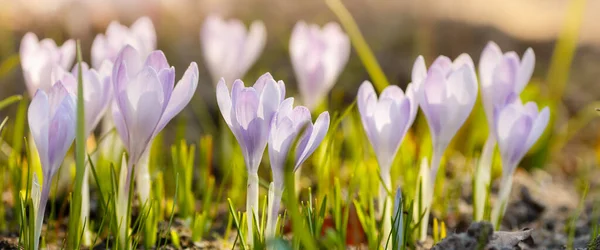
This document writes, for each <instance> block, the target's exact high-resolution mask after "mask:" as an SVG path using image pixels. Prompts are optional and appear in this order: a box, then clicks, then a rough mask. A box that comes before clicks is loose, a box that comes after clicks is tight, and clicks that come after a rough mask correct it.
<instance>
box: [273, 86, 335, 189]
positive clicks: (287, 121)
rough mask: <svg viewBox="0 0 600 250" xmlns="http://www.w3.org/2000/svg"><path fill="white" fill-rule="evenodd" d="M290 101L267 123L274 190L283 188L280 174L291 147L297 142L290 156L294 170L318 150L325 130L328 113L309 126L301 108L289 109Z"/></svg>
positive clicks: (306, 110)
mask: <svg viewBox="0 0 600 250" xmlns="http://www.w3.org/2000/svg"><path fill="white" fill-rule="evenodd" d="M293 105H294V98H287V99H285V100H284V101H283V102H282V103H281V106H279V111H278V112H277V114H276V115H275V116H274V118H273V120H272V122H271V132H270V133H269V159H270V160H271V171H273V182H274V183H275V188H278V189H282V188H283V170H284V166H285V162H286V159H287V157H288V153H290V149H291V147H292V146H293V145H292V144H293V143H294V141H295V140H296V138H298V141H297V144H296V147H295V150H294V152H295V154H294V158H293V159H294V161H293V164H294V170H296V169H298V168H299V167H300V165H301V164H302V163H303V162H304V161H305V160H306V159H307V158H308V157H309V156H310V155H311V154H312V153H313V152H315V150H316V149H317V147H319V145H320V144H321V142H322V141H323V139H324V138H325V135H327V131H328V130H329V112H327V111H326V112H323V113H321V114H320V115H319V117H318V118H317V120H316V121H315V123H314V124H313V123H312V119H311V115H310V111H309V110H308V109H307V108H306V107H303V106H298V107H295V108H294V107H293Z"/></svg>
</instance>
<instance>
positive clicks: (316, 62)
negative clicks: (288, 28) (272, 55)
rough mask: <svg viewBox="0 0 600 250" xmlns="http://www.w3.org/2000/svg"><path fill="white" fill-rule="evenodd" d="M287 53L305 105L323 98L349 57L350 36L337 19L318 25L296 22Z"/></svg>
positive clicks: (311, 104) (314, 104) (312, 103)
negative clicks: (321, 25) (335, 21)
mask: <svg viewBox="0 0 600 250" xmlns="http://www.w3.org/2000/svg"><path fill="white" fill-rule="evenodd" d="M290 56H291V59H292V66H293V67H294V72H295V73H296V79H297V80H298V89H299V90H300V94H301V95H302V102H303V104H304V105H306V106H307V107H308V108H309V109H311V110H312V109H314V108H315V106H317V105H319V103H320V102H321V101H322V100H323V98H325V96H326V95H327V93H328V92H329V91H330V90H331V88H333V85H334V84H335V82H336V80H337V78H338V76H339V75H340V73H341V72H342V70H343V69H344V66H345V65H346V63H347V62H348V58H349V57H350V39H349V38H348V36H347V35H346V34H345V33H344V32H343V31H342V29H341V28H340V26H339V25H338V24H337V23H333V22H332V23H328V24H326V25H325V26H323V28H322V29H321V28H320V27H319V26H317V25H314V24H311V25H308V24H306V23H305V22H303V21H300V22H298V23H296V26H295V27H294V31H292V36H291V38H290Z"/></svg>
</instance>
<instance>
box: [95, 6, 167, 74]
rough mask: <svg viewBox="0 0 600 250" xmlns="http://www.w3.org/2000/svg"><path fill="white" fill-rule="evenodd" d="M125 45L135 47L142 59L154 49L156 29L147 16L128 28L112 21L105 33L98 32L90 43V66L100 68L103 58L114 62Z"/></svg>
mask: <svg viewBox="0 0 600 250" xmlns="http://www.w3.org/2000/svg"><path fill="white" fill-rule="evenodd" d="M125 45H130V46H132V47H133V48H135V49H136V50H137V51H138V53H139V55H140V57H141V59H140V60H144V59H145V58H146V56H148V55H149V54H150V53H151V52H152V51H154V50H155V49H156V31H155V30H154V25H153V24H152V20H151V19H150V18H149V17H140V18H139V19H138V20H136V21H135V22H134V23H133V24H132V25H131V27H130V28H128V27H127V26H124V25H122V24H120V23H119V22H118V21H112V22H111V23H110V24H109V25H108V27H107V28H106V34H98V35H96V38H94V42H93V43H92V66H93V67H94V68H100V67H101V65H102V63H103V62H104V60H108V61H110V62H114V61H115V60H116V59H117V56H118V54H119V51H121V49H122V48H123V47H125Z"/></svg>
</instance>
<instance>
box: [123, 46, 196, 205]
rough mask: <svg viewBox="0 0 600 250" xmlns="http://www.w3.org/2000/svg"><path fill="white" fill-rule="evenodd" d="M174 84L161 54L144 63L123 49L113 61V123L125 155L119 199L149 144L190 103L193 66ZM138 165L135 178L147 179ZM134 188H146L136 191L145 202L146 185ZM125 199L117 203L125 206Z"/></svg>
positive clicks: (133, 51) (127, 48) (155, 53)
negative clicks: (124, 177) (126, 166)
mask: <svg viewBox="0 0 600 250" xmlns="http://www.w3.org/2000/svg"><path fill="white" fill-rule="evenodd" d="M174 83H175V68H174V67H171V66H170V65H169V63H168V62H167V58H166V57H165V55H164V54H163V53H162V51H159V50H157V51H153V52H152V53H150V55H149V56H148V57H147V58H146V61H145V62H144V61H142V60H141V59H140V54H139V52H138V51H137V50H136V49H135V48H133V47H132V46H129V45H126V46H125V47H124V48H123V49H122V50H121V52H120V53H119V56H118V57H117V60H116V61H115V64H114V67H113V72H112V84H113V90H114V98H115V102H114V104H113V105H114V106H113V109H112V111H113V119H114V121H115V125H116V128H117V132H118V133H119V136H120V137H121V140H122V141H123V144H124V145H125V147H126V149H127V151H128V152H129V159H128V172H127V175H126V176H127V179H126V181H125V182H122V183H123V184H124V185H125V186H124V187H121V188H120V189H119V191H120V192H119V194H120V195H121V194H123V195H127V194H128V189H129V183H128V181H129V180H130V178H131V171H132V167H133V166H134V165H135V166H137V165H138V162H139V160H140V158H141V157H142V155H143V154H144V152H145V151H147V150H148V145H149V143H150V142H151V141H152V139H153V138H154V137H155V136H156V135H157V134H158V133H159V132H160V131H161V130H162V129H163V128H164V127H165V126H166V125H167V123H168V122H169V121H170V120H171V119H172V118H173V117H174V116H175V115H177V114H178V113H179V112H180V111H181V110H182V109H183V108H184V107H185V106H186V105H187V104H188V103H189V101H190V100H191V99H192V96H193V95H194V92H195V91H196V87H197V85H198V66H197V65H196V63H195V62H192V63H191V64H190V66H189V67H188V68H187V70H186V71H185V73H184V74H183V77H182V78H181V80H179V82H178V83H177V85H176V86H174ZM142 165H144V166H140V167H138V168H136V177H137V178H146V177H145V176H147V175H149V173H148V169H147V165H145V164H142ZM138 186H142V187H146V189H147V190H141V189H139V188H138V192H140V196H141V198H142V200H146V199H147V198H148V195H149V188H150V184H149V183H148V182H145V183H138ZM126 197H127V196H124V199H119V201H118V202H122V205H126V204H127V202H126V200H127V198H126ZM123 200H124V201H123Z"/></svg>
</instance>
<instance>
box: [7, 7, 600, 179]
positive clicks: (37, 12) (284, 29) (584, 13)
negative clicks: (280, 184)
mask: <svg viewBox="0 0 600 250" xmlns="http://www.w3.org/2000/svg"><path fill="white" fill-rule="evenodd" d="M343 3H344V4H345V5H346V7H347V8H348V9H349V11H350V12H351V14H352V15H353V17H354V18H355V20H356V22H357V23H358V25H359V28H360V30H361V32H362V33H363V35H364V37H365V39H366V41H367V43H368V44H369V46H370V47H371V49H372V50H373V52H374V54H375V56H376V57H377V60H378V62H379V64H380V65H381V67H382V68H383V71H384V72H385V74H386V76H387V77H388V79H389V80H390V82H391V83H392V84H398V85H400V86H401V87H404V86H405V85H406V84H407V83H408V82H409V81H410V72H411V69H412V64H413V62H414V60H415V58H416V57H417V56H418V55H423V56H425V58H426V62H427V64H430V63H431V62H432V61H433V60H434V59H435V57H436V56H437V55H446V56H448V57H451V58H454V57H456V56H458V55H459V54H461V53H469V54H470V55H471V57H472V58H473V60H474V61H475V63H476V64H477V63H478V61H479V55H480V53H481V51H482V49H483V48H484V46H485V45H486V43H487V42H488V41H490V40H491V41H495V42H496V43H498V45H499V46H500V47H501V48H502V50H503V51H509V50H514V51H516V52H517V53H518V54H519V55H522V53H523V52H524V51H525V49H527V48H528V47H531V48H533V49H534V51H535V54H536V68H535V71H534V74H533V78H532V83H531V84H530V87H528V90H526V92H525V94H524V95H526V96H529V97H524V99H529V100H531V99H533V100H536V101H538V102H540V103H541V105H544V104H548V103H550V104H552V106H555V107H556V110H553V114H554V115H555V119H556V120H555V123H554V125H553V126H554V127H553V128H549V130H552V131H553V134H556V133H557V134H558V135H559V138H562V141H560V143H562V144H561V146H559V147H558V148H553V150H550V151H546V153H545V155H544V157H543V158H547V156H548V155H549V154H550V156H551V157H552V159H554V160H556V161H551V162H555V163H557V164H558V165H559V166H561V168H563V169H564V170H566V171H567V172H568V171H571V170H572V169H571V168H572V167H573V166H576V165H577V164H574V163H577V162H580V160H581V158H584V159H586V161H588V160H590V161H592V162H593V163H594V164H595V161H596V160H595V159H597V158H598V157H597V155H598V153H596V152H598V151H600V150H596V149H597V148H599V147H598V145H597V144H598V143H597V142H598V141H599V140H598V139H599V136H598V133H597V131H598V125H599V124H598V122H597V121H595V119H594V118H595V117H596V116H597V115H596V111H595V107H600V105H595V103H594V102H595V101H596V100H600V88H596V86H597V84H600V82H599V81H600V80H599V77H598V76H600V15H599V14H600V1H597V0H588V1H584V0H576V1H568V0H487V1H477V0H445V1H435V0H424V1H411V0H367V1H365V0H344V1H343ZM0 6H2V7H1V8H0V38H2V39H0V98H5V97H7V96H10V95H14V94H21V93H25V91H26V89H25V85H24V81H23V76H22V72H21V69H20V64H19V63H18V46H19V42H20V40H21V38H22V36H23V35H24V34H25V33H26V32H28V31H32V32H35V33H36V34H37V35H38V37H40V38H45V37H48V38H53V39H54V40H56V41H57V43H58V44H62V42H63V41H65V40H66V39H69V38H74V39H80V40H81V43H82V49H83V51H82V52H83V58H84V61H87V62H89V61H90V47H91V43H92V41H93V39H94V37H95V35H96V34H98V33H104V31H105V29H106V27H107V25H108V24H109V23H110V22H111V21H113V20H118V21H119V22H121V23H122V24H124V25H127V26H129V25H130V24H131V23H132V22H133V21H135V20H136V19H137V18H139V17H140V16H149V17H150V18H151V19H152V21H153V22H154V26H155V28H156V31H157V35H158V49H160V50H163V51H164V52H165V54H166V55H167V58H168V60H169V62H170V63H171V64H172V65H173V66H175V68H176V69H177V79H178V78H179V77H180V76H181V75H182V74H183V69H184V68H185V67H186V66H187V65H188V64H189V63H190V62H191V61H196V62H198V64H199V68H200V83H199V87H198V89H197V93H196V95H195V97H194V99H193V100H192V102H191V103H190V105H188V107H187V108H186V110H184V112H182V115H180V116H181V117H182V118H178V119H185V120H186V124H187V127H188V128H187V132H186V137H187V138H191V139H192V140H197V139H198V138H199V137H200V135H201V134H203V133H211V132H212V131H211V129H214V127H213V128H211V125H207V124H209V123H206V121H202V119H201V118H200V117H202V116H199V115H198V113H199V112H201V111H199V110H200V108H198V107H200V106H199V105H202V106H206V107H208V110H210V111H211V112H210V113H211V115H212V120H213V121H212V124H213V125H215V127H216V124H218V122H219V121H220V120H219V119H221V117H220V115H219V114H218V112H216V109H215V108H216V100H215V94H214V93H215V92H214V83H213V82H212V80H211V77H210V75H209V72H208V71H207V69H206V67H205V66H204V60H203V57H202V52H201V47H200V39H199V32H200V27H201V25H202V23H203V21H204V19H205V18H206V16H207V15H209V14H219V15H221V16H224V17H226V18H238V19H241V20H242V21H244V23H246V24H249V23H250V22H251V21H252V20H257V19H260V20H262V21H263V22H264V23H265V25H266V28H267V34H268V40H267V45H266V47H265V49H264V51H263V53H262V55H261V56H260V58H259V59H258V61H257V63H256V64H254V66H253V67H252V68H251V69H250V71H249V73H248V74H246V76H245V80H246V82H247V83H246V84H249V83H251V82H253V80H254V79H256V78H257V77H258V76H259V75H261V74H263V73H264V72H267V71H268V72H271V73H272V74H273V75H274V77H275V78H276V79H281V80H284V81H285V82H286V85H287V87H288V89H289V91H288V93H290V94H291V95H297V91H296V80H295V77H294V73H293V70H292V66H291V63H290V59H289V53H288V44H289V37H290V33H291V30H292V28H293V26H294V24H295V23H296V22H297V21H298V20H305V21H307V22H311V23H317V24H324V23H326V22H329V21H338V20H337V18H336V17H335V15H334V14H333V13H332V12H331V11H330V9H329V8H328V7H327V5H326V3H325V2H324V1H321V0H305V1H293V0H235V1H234V0H195V1H194V0H22V1H14V0H0ZM557 41H560V42H557ZM571 59H572V62H571ZM367 79H369V76H368V74H367V72H366V71H365V69H364V67H363V66H362V64H361V61H360V60H359V58H358V57H357V55H356V53H355V52H354V51H352V53H351V56H350V61H349V63H348V65H347V66H346V68H345V70H344V71H343V73H342V74H341V76H340V78H339V80H338V82H337V85H336V86H335V87H334V89H333V91H332V92H331V95H332V96H333V97H332V98H336V99H338V100H340V99H341V100H344V102H343V103H342V104H339V105H331V106H330V110H331V109H333V110H337V111H341V110H343V108H344V107H345V106H344V105H347V104H349V103H350V102H352V100H353V99H354V97H355V96H356V91H357V89H358V86H359V84H360V83H361V82H362V81H363V80H367ZM555 104H556V105H555ZM15 109H16V107H10V108H7V109H5V110H3V111H2V114H1V115H2V116H3V117H4V116H6V115H8V114H13V113H14V112H15ZM202 109H204V108H202ZM477 112H480V113H479V114H478V116H483V112H482V111H481V110H479V111H477ZM172 123H173V122H172ZM478 124H481V126H483V127H481V128H477V127H476V126H475V127H474V128H472V129H476V130H477V129H481V130H483V131H482V132H481V134H482V138H481V143H483V140H484V139H485V135H487V132H486V131H487V128H485V127H486V126H484V125H485V123H484V122H482V123H478ZM8 129H9V131H10V125H9V128H8ZM173 129H174V128H173V125H170V126H169V127H167V131H169V130H173ZM167 133H168V132H167ZM561 133H562V135H563V137H561ZM168 138H169V137H168V136H167V137H166V140H167V141H168ZM571 138H572V139H571ZM567 142H568V143H569V144H568V145H569V146H568V147H563V146H562V145H564V144H565V143H567ZM553 145H554V144H553ZM548 152H551V153H553V152H560V153H561V154H551V153H548ZM573 152H576V156H575V154H572V153H573ZM522 165H526V164H522ZM534 165H535V164H534Z"/></svg>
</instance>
